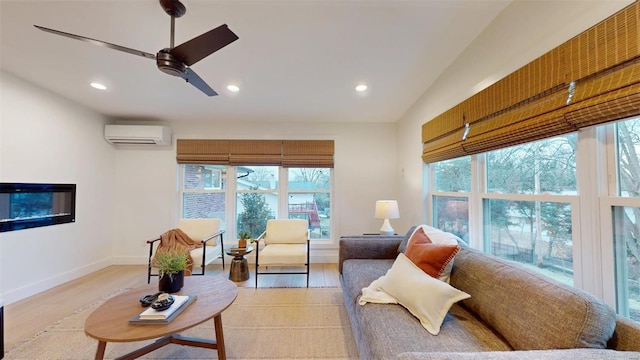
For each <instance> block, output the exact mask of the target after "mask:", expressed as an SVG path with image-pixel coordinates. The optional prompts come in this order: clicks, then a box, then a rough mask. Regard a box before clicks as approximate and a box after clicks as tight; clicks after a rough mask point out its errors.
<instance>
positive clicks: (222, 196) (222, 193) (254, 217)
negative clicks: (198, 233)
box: [180, 164, 332, 240]
mask: <svg viewBox="0 0 640 360" xmlns="http://www.w3.org/2000/svg"><path fill="white" fill-rule="evenodd" d="M180 169H181V171H180V174H181V184H182V186H181V194H180V198H181V201H182V204H181V214H180V216H181V217H184V218H214V217H215V218H220V219H221V220H222V229H225V230H226V231H227V235H226V236H228V237H230V238H232V239H233V238H235V237H236V235H235V234H237V233H239V232H241V231H247V232H249V233H251V235H252V236H253V237H258V236H260V234H262V233H263V232H264V231H265V230H266V224H267V220H269V219H276V218H290V219H305V220H307V222H308V224H309V233H310V237H311V238H312V239H322V240H330V239H331V227H332V223H331V186H332V185H331V184H332V169H331V168H303V167H299V168H286V167H281V166H248V165H247V166H227V165H197V164H182V165H181V166H180ZM225 219H235V220H231V221H230V222H229V223H226V221H225Z"/></svg>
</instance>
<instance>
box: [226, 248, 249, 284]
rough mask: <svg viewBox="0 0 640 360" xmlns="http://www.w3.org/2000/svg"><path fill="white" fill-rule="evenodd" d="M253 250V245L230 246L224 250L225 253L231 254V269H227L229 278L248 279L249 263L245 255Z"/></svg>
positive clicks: (236, 280)
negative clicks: (243, 246) (242, 246)
mask: <svg viewBox="0 0 640 360" xmlns="http://www.w3.org/2000/svg"><path fill="white" fill-rule="evenodd" d="M252 251H253V247H251V246H247V247H246V248H230V249H227V250H225V252H226V253H227V255H229V256H233V259H231V270H229V280H231V281H235V282H239V281H246V280H249V264H248V263H247V258H246V257H244V256H245V255H247V254H249V253H250V252H252Z"/></svg>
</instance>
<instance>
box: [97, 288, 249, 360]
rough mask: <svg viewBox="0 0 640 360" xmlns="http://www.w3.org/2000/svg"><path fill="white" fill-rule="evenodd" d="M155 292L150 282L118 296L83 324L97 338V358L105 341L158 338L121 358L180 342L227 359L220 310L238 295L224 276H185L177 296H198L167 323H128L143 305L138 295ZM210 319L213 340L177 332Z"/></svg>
mask: <svg viewBox="0 0 640 360" xmlns="http://www.w3.org/2000/svg"><path fill="white" fill-rule="evenodd" d="M157 291H158V284H157V283H152V284H147V285H144V286H140V287H137V288H134V289H132V290H129V291H127V292H126V293H124V294H120V295H117V296H115V297H113V298H111V299H109V300H107V301H106V302H105V303H104V304H102V305H101V306H100V307H99V308H97V309H96V310H95V311H94V312H93V313H92V314H91V315H89V317H88V318H87V321H86V322H85V323H84V332H85V333H86V334H87V335H88V336H90V337H92V338H94V339H97V340H98V349H97V351H96V357H95V358H96V359H103V358H104V352H105V348H106V346H107V342H131V341H142V340H149V339H155V338H159V339H158V340H157V341H155V342H154V343H152V344H149V345H147V346H145V347H142V348H140V349H138V350H136V351H133V352H130V353H129V354H126V355H124V356H122V357H120V359H135V358H137V357H140V356H142V355H144V354H147V353H149V352H151V351H153V350H155V349H158V348H160V347H162V346H165V345H167V344H172V343H173V344H180V345H189V346H197V347H204V348H208V349H217V350H218V359H226V354H225V349H224V336H223V333H222V318H221V313H222V311H224V310H225V309H226V308H228V307H229V305H231V303H233V301H234V300H235V299H236V296H238V287H237V286H236V285H235V284H234V283H233V282H231V281H229V280H227V279H225V278H223V277H209V276H187V277H185V279H184V287H183V288H182V290H180V291H179V292H177V293H175V294H176V295H196V296H197V299H196V300H195V301H194V302H193V303H192V304H191V305H189V307H187V308H186V309H184V311H182V312H181V313H180V314H179V315H178V316H176V317H175V318H174V319H173V320H172V321H171V322H170V323H168V324H157V325H156V324H153V325H151V324H142V325H140V324H129V320H130V319H131V318H133V317H134V316H136V315H138V314H140V313H141V312H142V311H143V310H144V309H145V308H143V307H142V306H140V298H141V297H142V296H143V295H146V294H154V293H156V292H157ZM211 318H213V321H214V325H215V340H209V339H200V338H188V337H183V336H180V335H178V334H177V333H179V332H181V331H183V330H186V329H189V328H192V327H194V326H196V325H198V324H201V323H203V322H205V321H207V320H209V319H211Z"/></svg>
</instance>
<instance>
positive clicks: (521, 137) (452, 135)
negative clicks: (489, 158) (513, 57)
mask: <svg viewBox="0 0 640 360" xmlns="http://www.w3.org/2000/svg"><path fill="white" fill-rule="evenodd" d="M639 22H640V3H638V2H634V3H633V4H631V5H630V6H628V7H626V8H625V9H623V10H621V11H620V12H618V13H616V14H614V15H612V16H611V17H609V18H607V19H605V20H604V21H602V22H600V23H599V24H597V25H595V26H593V27H592V28H590V29H588V30H586V31H585V32H583V33H581V34H580V35H578V36H576V37H574V38H573V39H571V40H569V41H567V42H565V43H564V44H562V45H560V46H558V47H556V48H555V49H553V50H551V51H549V52H548V53H546V54H544V55H542V56H541V57H539V58H538V59H536V60H534V61H532V62H531V63H529V64H527V65H525V66H523V67H522V68H520V69H518V70H516V71H515V72H513V73H512V74H510V75H508V76H506V77H505V78H503V79H502V80H500V81H498V82H496V83H495V84H493V85H492V86H490V87H488V88H486V89H484V90H483V91H481V92H479V93H477V94H476V95H474V96H472V97H470V98H468V99H466V100H465V101H463V102H462V103H460V104H458V105H456V106H454V107H453V108H452V109H449V110H448V111H446V112H444V113H443V114H441V115H439V116H437V117H436V118H434V119H432V120H431V121H429V122H427V123H425V124H424V125H423V126H422V142H423V144H424V147H423V153H422V158H423V160H424V161H425V162H427V163H429V162H435V161H442V160H447V159H452V158H455V157H460V156H465V155H472V154H478V153H481V152H486V151H490V150H495V149H499V148H504V147H508V146H513V145H517V144H522V143H526V142H530V141H534V140H539V139H543V138H548V137H553V136H557V135H561V134H566V133H569V132H573V131H576V130H578V129H580V128H583V127H587V126H592V125H598V124H603V123H606V122H610V121H615V120H620V119H624V118H627V117H630V116H635V115H638V114H640V43H639V41H640V39H639V37H638V23H639Z"/></svg>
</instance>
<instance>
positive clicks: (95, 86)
mask: <svg viewBox="0 0 640 360" xmlns="http://www.w3.org/2000/svg"><path fill="white" fill-rule="evenodd" d="M91 87H92V88H94V89H98V90H107V87H106V86H104V85H102V84H100V83H97V82H92V83H91Z"/></svg>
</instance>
